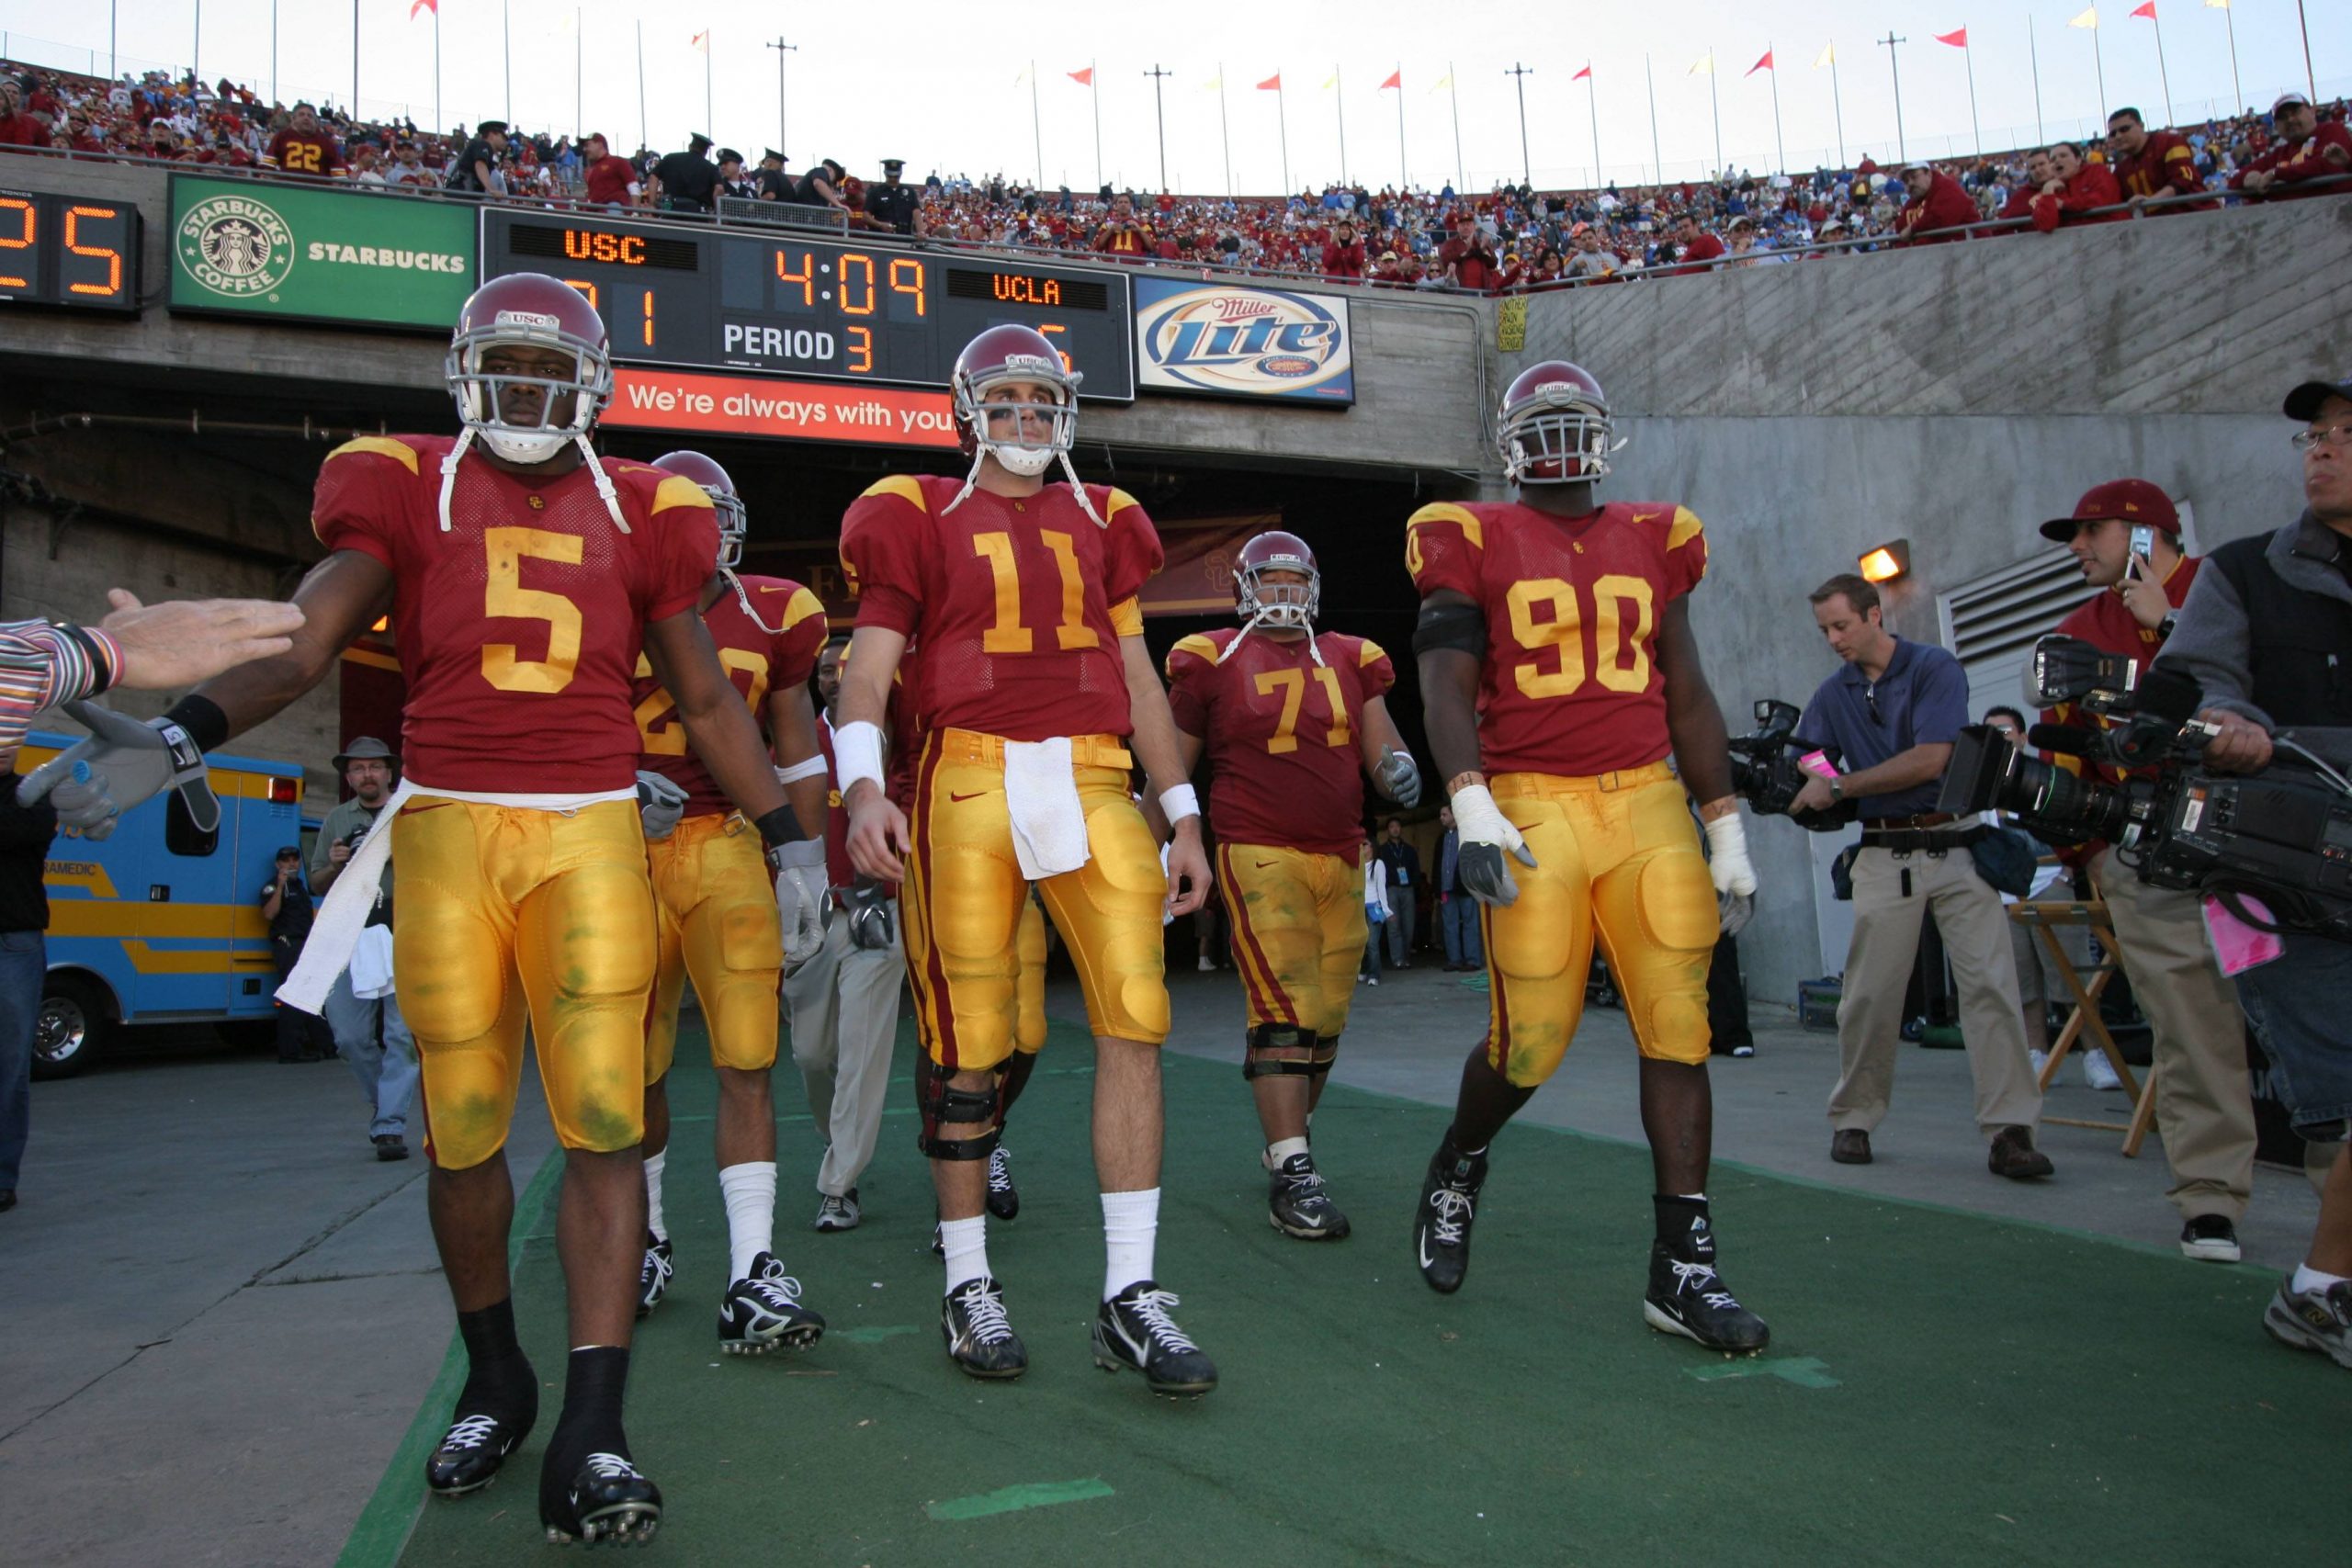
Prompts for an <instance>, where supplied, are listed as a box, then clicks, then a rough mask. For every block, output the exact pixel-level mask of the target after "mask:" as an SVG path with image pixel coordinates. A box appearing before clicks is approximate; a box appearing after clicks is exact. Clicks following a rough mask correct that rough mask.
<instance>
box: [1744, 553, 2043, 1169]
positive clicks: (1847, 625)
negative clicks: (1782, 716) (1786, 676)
mask: <svg viewBox="0 0 2352 1568" xmlns="http://www.w3.org/2000/svg"><path fill="white" fill-rule="evenodd" d="M1812 601H1813V614H1814V620H1815V624H1817V625H1818V626H1820V627H1821V632H1822V635H1823V637H1826V639H1827V640H1828V643H1829V648H1830V651H1831V652H1833V653H1835V654H1837V655H1838V658H1839V659H1841V660H1844V661H1845V668H1844V669H1842V670H1840V671H1838V672H1837V673H1836V674H1834V675H1832V676H1830V677H1829V679H1827V680H1826V681H1824V682H1822V683H1821V686H1820V689H1819V690H1817V691H1815V693H1814V694H1813V701H1812V702H1811V703H1810V704H1808V705H1806V708H1805V714H1804V719H1803V720H1801V721H1800V722H1799V724H1798V726H1797V736H1798V738H1799V739H1800V740H1801V741H1802V742H1803V743H1804V744H1805V745H1807V746H1810V747H1816V748H1819V749H1821V750H1825V751H1827V752H1829V753H1830V754H1831V756H1832V757H1833V759H1834V760H1836V761H1837V762H1838V767H1839V771H1840V772H1839V776H1838V777H1837V778H1835V779H1821V778H1815V779H1814V780H1813V781H1812V782H1810V783H1809V784H1806V785H1805V787H1804V790H1803V791H1802V792H1800V793H1799V794H1798V795H1797V797H1796V800H1795V802H1794V804H1793V805H1792V807H1790V810H1791V812H1792V814H1793V813H1795V812H1800V811H1819V810H1824V809H1826V808H1828V807H1832V806H1835V805H1838V804H1839V803H1841V802H1843V801H1845V800H1848V799H1851V800H1852V801H1853V802H1854V805H1855V807H1856V809H1857V811H1858V812H1859V814H1860V818H1861V821H1862V847H1861V850H1860V852H1859V853H1858V854H1857V855H1856V856H1855V857H1854V870H1853V877H1854V938H1853V942H1852V945H1851V946H1849V948H1848V949H1847V952H1846V978H1845V996H1844V999H1843V1000H1841V1001H1840V1002H1839V1003H1838V1058H1839V1065H1840V1067H1841V1069H1842V1070H1841V1072H1840V1074H1839V1076H1838V1087H1837V1089H1835V1090H1833V1091H1832V1092H1831V1094H1830V1096H1829V1122H1830V1125H1831V1127H1832V1128H1833V1129H1834V1131H1833V1132H1832V1134H1831V1135H1830V1141H1829V1157H1830V1158H1831V1159H1834V1160H1836V1161H1838V1163H1839V1164H1840V1165H1867V1164H1869V1163H1870V1160H1871V1129H1872V1128H1874V1127H1876V1126H1877V1125H1878V1123H1879V1122H1880V1120H1881V1119H1882V1118H1883V1117H1884V1116H1885V1114H1886V1108H1887V1101H1888V1100H1889V1098H1890V1096H1891V1095H1892V1093H1893V1091H1894V1053H1895V1046H1896V1043H1897V1040H1898V1037H1899V1034H1900V1031H1901V1029H1902V1024H1903V993H1904V984H1905V980H1906V979H1907V977H1908V976H1909V975H1910V973H1911V967H1912V964H1914V963H1915V962H1916V961H1917V956H1918V952H1919V925H1920V921H1921V919H1923V918H1924V916H1925V914H1926V912H1927V911H1928V909H1930V908H1932V909H1934V910H1935V912H1936V929H1937V931H1939V932H1941V933H1942V935H1943V942H1944V951H1945V952H1946V953H1948V954H1949V955H1950V956H1951V968H1952V977H1953V979H1954V980H1955V981H1957V982H1958V984H1959V987H1960V1027H1961V1038H1962V1043H1965V1044H1966V1046H1967V1047H1968V1066H1969V1071H1970V1073H1971V1074H1972V1075H1973V1077H1975V1079H1976V1121H1977V1124H1978V1126H1979V1127H1981V1128H1982V1129H1983V1130H1984V1133H1985V1138H1986V1139H1987V1140H1988V1142H1989V1143H1990V1144H1991V1145H1992V1147H1991V1153H1990V1155H1989V1156H1988V1158H1987V1160H1986V1164H1987V1165H1988V1166H1989V1167H1990V1168H1991V1169H1992V1171H1993V1174H1995V1175H1996V1176H2007V1177H2012V1178H2019V1179H2022V1178H2026V1177H2035V1176H2047V1175H2049V1174H2050V1169H2051V1167H2050V1156H2047V1155H2045V1154H2043V1153H2042V1152H2041V1150H2039V1149H2037V1148H2035V1147H2034V1146H2033V1129H2034V1124H2035V1123H2036V1122H2039V1121H2040V1120H2041V1089H2040V1087H2039V1086H2037V1085H2036V1083H2035V1082H2034V1075H2033V1068H2032V1066H2031V1065H2030V1063H2029V1062H2028V1061H2027V1060H2026V1055H2025V1021H2024V1018H2023V1016H2022V1013H2021V1011H2020V1010H2019V1008H2018V976H2017V968H2016V964H2015V961H2014V960H2013V959H2012V958H2011V957H2010V953H2009V933H2008V919H2007V915H2006V914H2005V913H2004V912H2003V910H2002V908H2001V898H2000V895H1999V894H1997V893H1996V892H1995V891H1994V890H1993V887H1992V885H1991V884H1989V883H1987V882H1986V881H1985V879H1984V878H1983V877H1982V876H1981V875H1979V874H1977V870H1976V862H1975V858H1974V856H1973V854H1972V853H1971V852H1970V849H1969V846H1970V844H1971V843H1972V842H1973V840H1975V839H1977V838H1980V837H1982V836H1983V834H1984V831H1985V829H1984V828H1983V827H1982V826H1981V825H1980V824H1978V823H1976V822H1975V821H1974V820H1973V818H1967V819H1955V818H1953V817H1951V815H1950V814H1949V813H1945V812H1939V811H1938V810H1937V809H1936V795H1937V794H1938V792H1939V788H1940V786H1941V784H1942V782H1943V774H1944V769H1945V767H1946V765H1947V764H1948V763H1949V762H1950V761H1951V750H1952V743H1953V741H1954V740H1955V739H1958V737H1959V735H1960V731H1961V728H1962V727H1963V726H1964V725H1966V724H1967V723H1968V679H1967V677H1966V676H1965V675H1963V674H1962V672H1961V668H1960V661H1959V660H1956V659H1954V658H1953V657H1952V656H1951V654H1950V653H1949V652H1947V651H1946V650H1944V649H1940V648H1936V647H1933V646H1930V645H1928V644H1924V643H1916V642H1905V641H1904V640H1903V639H1902V638H1900V637H1896V636H1894V634H1893V633H1892V632H1889V631H1888V630H1887V629H1886V626H1885V625H1884V623H1883V619H1882V615H1883V612H1882V611H1881V609H1880V607H1879V602H1878V590H1877V589H1875V588H1873V587H1871V585H1870V584H1869V583H1868V582H1866V581H1863V580H1862V579H1860V577H1856V576H1854V575H1852V574H1851V573H1848V574H1846V575H1843V576H1838V577H1833V578H1831V579H1830V580H1829V581H1826V582H1825V583H1823V584H1822V585H1821V586H1820V587H1819V588H1817V589H1815V590H1814V592H1813V594H1812Z"/></svg>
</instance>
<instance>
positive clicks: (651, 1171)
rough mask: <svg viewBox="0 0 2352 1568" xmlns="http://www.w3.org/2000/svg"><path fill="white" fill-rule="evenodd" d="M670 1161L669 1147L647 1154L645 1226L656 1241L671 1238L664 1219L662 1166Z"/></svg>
mask: <svg viewBox="0 0 2352 1568" xmlns="http://www.w3.org/2000/svg"><path fill="white" fill-rule="evenodd" d="M669 1163H670V1151H669V1150H667V1149H663V1150H662V1152H661V1153H660V1154H658V1155H647V1156H645V1228H646V1229H647V1230H650V1231H651V1232H652V1233H653V1239H654V1240H656V1241H667V1240H669V1239H670V1227H669V1226H668V1225H667V1224H664V1223H663V1222H662V1167H663V1166H666V1165H668V1164H669Z"/></svg>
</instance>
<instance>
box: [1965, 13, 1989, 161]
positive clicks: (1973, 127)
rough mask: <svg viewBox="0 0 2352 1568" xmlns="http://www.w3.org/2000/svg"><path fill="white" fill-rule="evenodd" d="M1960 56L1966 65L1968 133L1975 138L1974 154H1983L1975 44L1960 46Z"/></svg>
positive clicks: (1983, 137) (1983, 145) (1983, 140)
mask: <svg viewBox="0 0 2352 1568" xmlns="http://www.w3.org/2000/svg"><path fill="white" fill-rule="evenodd" d="M1960 56H1961V59H1962V62H1965V63H1966V64H1967V66H1968V133H1969V134H1970V135H1971V136H1973V137H1974V138H1975V139H1976V155H1977V156H1978V157H1980V158H1982V157H1983V156H1985V128H1984V127H1983V126H1981V125H1979V124H1977V122H1976V45H1975V44H1974V42H1973V41H1972V42H1969V43H1964V44H1962V45H1961V46H1960Z"/></svg>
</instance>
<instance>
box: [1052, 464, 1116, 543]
mask: <svg viewBox="0 0 2352 1568" xmlns="http://www.w3.org/2000/svg"><path fill="white" fill-rule="evenodd" d="M1061 458H1062V473H1063V475H1064V477H1066V478H1067V479H1069V492H1070V494H1072V495H1074V496H1076V497H1078V509H1079V510H1080V512H1083V513H1086V514H1087V515H1088V516H1089V517H1093V518H1094V525H1095V526H1096V527H1097V528H1108V527H1109V526H1110V525H1109V524H1108V523H1105V522H1103V519H1102V518H1100V517H1096V516H1095V514H1094V503H1093V502H1091V501H1089V500H1087V499H1086V487H1085V486H1084V485H1082V484H1080V482H1079V479H1078V470H1077V469H1076V468H1072V467H1070V461H1069V447H1067V446H1065V447H1063V448H1062V452H1061Z"/></svg>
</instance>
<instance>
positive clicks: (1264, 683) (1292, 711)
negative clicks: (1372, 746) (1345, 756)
mask: <svg viewBox="0 0 2352 1568" xmlns="http://www.w3.org/2000/svg"><path fill="white" fill-rule="evenodd" d="M1314 675H1315V679H1316V680H1317V682H1319V683H1320V684H1321V685H1322V687H1323V694H1324V695H1325V697H1327V698H1328V699H1329V701H1330V705H1331V724H1330V728H1329V733H1328V734H1327V735H1326V736H1325V738H1324V744H1326V745H1328V746H1346V745H1349V744H1351V743H1352V742H1353V741H1354V739H1355V732H1354V731H1353V730H1352V729H1351V728H1349V725H1348V702H1347V699H1346V698H1345V697H1344V696H1342V695H1340V672H1339V671H1337V670H1327V669H1325V668H1323V667H1322V666H1321V665H1317V666H1316V668H1315V671H1314ZM1275 692H1280V693H1282V694H1283V716H1282V718H1281V720H1280V721H1279V722H1278V723H1276V724H1275V726H1274V732H1273V734H1272V736H1270V737H1268V738H1267V740H1266V750H1268V751H1270V752H1272V753H1273V754H1274V755H1275V756H1277V757H1279V756H1281V755H1283V753H1284V752H1286V751H1295V750H1298V710H1299V708H1300V706H1301V705H1302V699H1303V698H1305V696H1306V671H1300V670H1261V671H1258V694H1259V695H1260V696H1261V697H1263V696H1271V695H1272V694H1274V693H1275Z"/></svg>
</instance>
